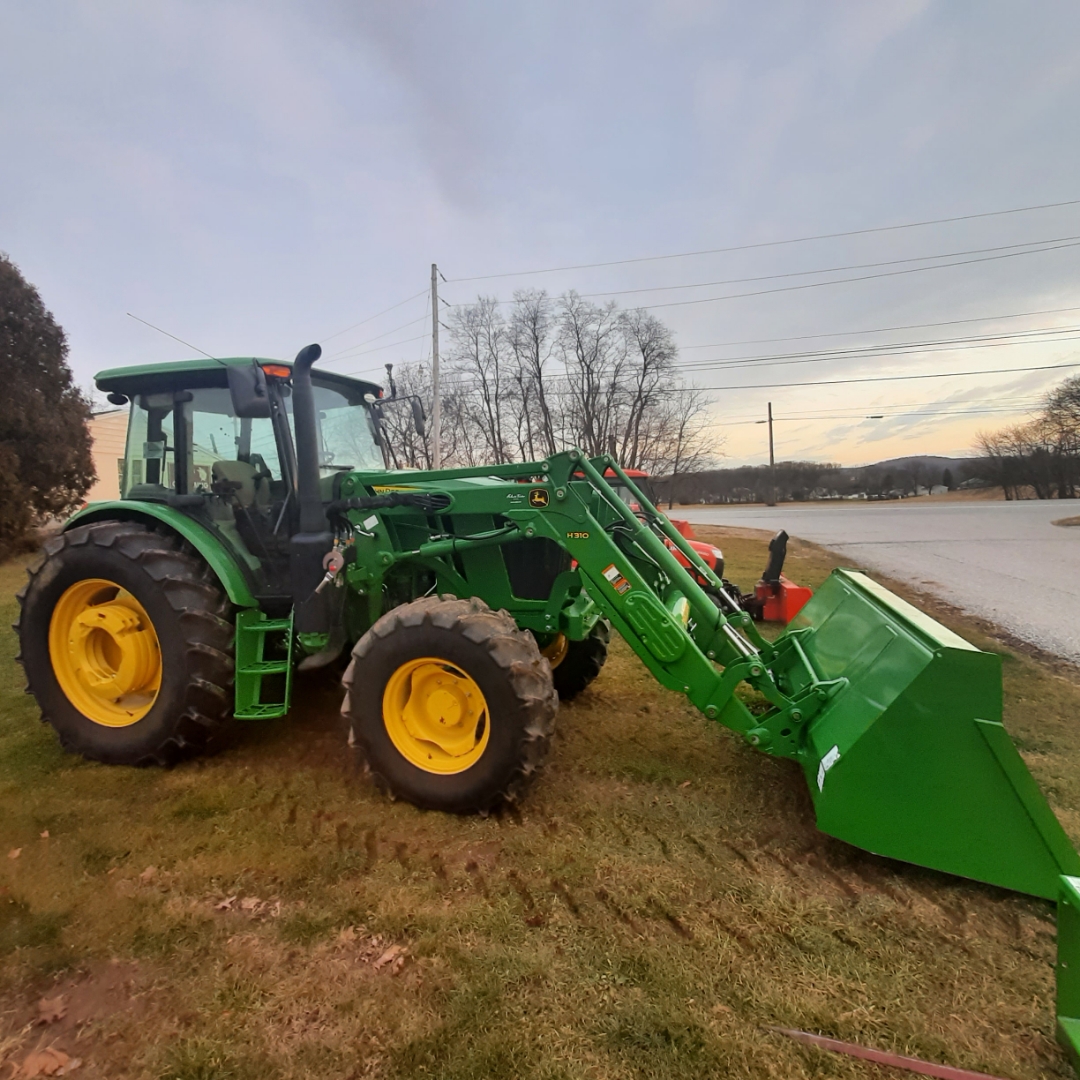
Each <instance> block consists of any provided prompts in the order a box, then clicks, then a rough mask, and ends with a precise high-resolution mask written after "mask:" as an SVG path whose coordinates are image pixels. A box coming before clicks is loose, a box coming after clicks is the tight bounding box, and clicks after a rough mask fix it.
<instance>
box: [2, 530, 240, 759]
mask: <svg viewBox="0 0 1080 1080" xmlns="http://www.w3.org/2000/svg"><path fill="white" fill-rule="evenodd" d="M19 604H20V609H21V610H20V613H19V621H18V623H16V626H15V629H16V630H17V632H18V634H19V644H20V655H19V659H20V660H21V661H22V665H23V670H24V671H25V673H26V680H27V684H28V690H29V692H30V693H31V694H33V695H34V697H35V698H36V699H37V702H38V705H39V706H40V708H41V715H42V719H43V720H45V721H46V722H48V723H49V724H51V725H52V726H53V727H54V728H55V729H56V732H57V734H58V735H59V737H60V742H61V744H62V745H63V747H64V749H65V750H69V751H71V752H72V753H76V754H81V755H83V757H87V758H91V759H93V760H95V761H102V762H106V763H108V764H112V765H148V764H159V765H168V764H172V763H173V762H175V761H176V760H178V759H179V758H181V757H183V756H185V755H188V754H192V753H195V752H198V751H200V750H202V749H204V748H205V747H206V745H207V744H208V742H209V741H210V739H211V737H212V736H213V735H214V734H215V732H216V731H217V730H218V729H219V728H220V727H221V726H222V725H223V724H224V723H225V721H226V720H227V719H228V717H229V715H230V712H231V709H232V692H231V687H232V682H233V659H232V651H233V625H232V623H231V621H230V620H229V618H228V616H229V613H230V607H229V602H228V600H227V598H226V597H225V596H224V594H223V593H222V591H221V588H220V585H219V584H218V582H217V579H216V578H215V577H214V576H213V574H212V573H211V571H210V569H209V568H208V567H207V566H206V564H205V563H203V562H202V560H201V559H199V558H197V557H196V556H195V555H194V554H192V553H191V552H190V550H189V549H187V548H186V545H184V543H183V541H181V540H180V539H179V538H178V537H175V536H172V535H169V534H164V533H159V532H155V531H154V530H153V529H151V528H149V527H147V526H145V525H142V524H139V523H137V522H130V521H108V522H100V523H95V524H91V525H84V526H82V527H79V528H75V529H71V530H70V531H68V532H65V533H63V534H61V535H60V536H58V537H54V538H53V539H51V540H49V541H48V542H47V543H46V545H45V558H44V559H43V560H42V561H41V562H40V563H39V564H38V565H37V566H35V567H33V568H32V569H31V570H30V580H29V582H28V583H27V585H26V587H25V588H24V589H23V590H22V592H21V593H20V594H19Z"/></svg>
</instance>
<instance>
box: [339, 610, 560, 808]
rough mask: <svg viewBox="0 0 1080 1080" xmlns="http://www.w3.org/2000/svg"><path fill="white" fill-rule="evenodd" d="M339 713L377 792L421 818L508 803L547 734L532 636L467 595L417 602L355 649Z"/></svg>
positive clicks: (547, 694)
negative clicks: (418, 810)
mask: <svg viewBox="0 0 1080 1080" xmlns="http://www.w3.org/2000/svg"><path fill="white" fill-rule="evenodd" d="M342 682H343V684H344V687H345V701H344V704H343V705H342V709H341V711H342V714H343V716H344V717H345V720H346V722H347V723H348V724H349V726H350V729H351V734H352V738H353V741H354V742H355V744H356V745H357V746H358V747H359V749H360V751H361V752H362V753H363V755H364V757H365V759H366V762H367V766H368V769H369V771H370V773H371V775H372V777H373V778H374V780H375V782H376V784H377V785H378V786H379V787H380V788H381V789H382V790H384V791H386V792H387V793H389V794H390V795H392V796H394V797H398V798H402V799H405V800H407V801H408V802H411V803H413V804H415V805H416V806H419V807H422V808H424V809H429V810H444V811H451V812H455V813H476V812H480V813H486V812H487V811H489V810H493V809H496V808H498V807H499V806H501V805H503V804H513V803H516V802H518V801H519V800H520V799H521V798H522V796H523V795H524V793H525V790H526V789H527V788H528V786H529V785H530V784H531V783H532V781H533V780H535V778H536V776H537V775H538V774H539V772H540V769H541V766H542V765H543V762H544V758H545V757H546V755H547V750H548V744H549V742H550V740H551V735H552V732H553V730H554V727H555V713H556V710H557V709H558V697H557V695H556V693H555V689H554V687H553V686H552V682H551V666H550V665H549V664H548V662H547V660H545V659H544V658H543V657H542V656H541V655H540V651H539V649H537V647H536V642H535V641H534V640H533V638H532V635H531V634H528V633H526V632H524V631H521V630H519V629H518V628H517V626H516V625H515V624H514V621H513V619H511V618H510V616H509V615H508V614H507V613H506V612H505V611H492V610H491V609H490V608H489V607H488V606H487V605H486V604H485V603H484V602H483V601H481V600H478V599H476V598H473V599H470V600H459V599H456V598H454V597H452V596H446V597H437V596H432V597H425V598H424V599H422V600H415V601H413V602H412V603H409V604H402V605H401V606H400V607H397V608H394V609H393V610H392V611H389V612H387V613H386V614H385V615H383V616H382V618H381V619H379V620H378V621H377V622H376V623H375V625H374V626H372V628H371V629H370V630H369V631H368V632H367V633H366V634H365V635H364V636H363V637H362V638H361V639H360V640H359V641H358V642H357V644H356V647H355V648H354V649H353V654H352V661H351V662H350V664H349V667H348V670H347V671H346V672H345V677H344V679H343V680H342Z"/></svg>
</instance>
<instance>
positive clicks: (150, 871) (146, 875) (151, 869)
mask: <svg viewBox="0 0 1080 1080" xmlns="http://www.w3.org/2000/svg"><path fill="white" fill-rule="evenodd" d="M155 877H157V867H156V866H148V867H147V868H146V869H145V870H144V871H143V872H142V873H141V874H140V875H139V880H140V881H144V882H150V881H153V880H154V878H155Z"/></svg>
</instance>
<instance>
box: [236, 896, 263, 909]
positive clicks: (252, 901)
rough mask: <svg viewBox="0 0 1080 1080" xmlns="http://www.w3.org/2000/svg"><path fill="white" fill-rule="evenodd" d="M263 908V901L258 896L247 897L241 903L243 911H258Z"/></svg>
mask: <svg viewBox="0 0 1080 1080" xmlns="http://www.w3.org/2000/svg"><path fill="white" fill-rule="evenodd" d="M261 906H262V901H261V900H260V899H259V898H258V897H257V896H245V897H244V899H243V900H241V901H240V908H241V910H242V911H257V910H258V909H259V908H260V907H261Z"/></svg>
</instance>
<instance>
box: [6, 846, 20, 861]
mask: <svg viewBox="0 0 1080 1080" xmlns="http://www.w3.org/2000/svg"><path fill="white" fill-rule="evenodd" d="M21 854H22V848H21V847H13V848H12V849H11V850H10V851H9V852H8V853H7V857H8V858H9V859H17V858H18V857H19V856H20V855H21Z"/></svg>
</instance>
